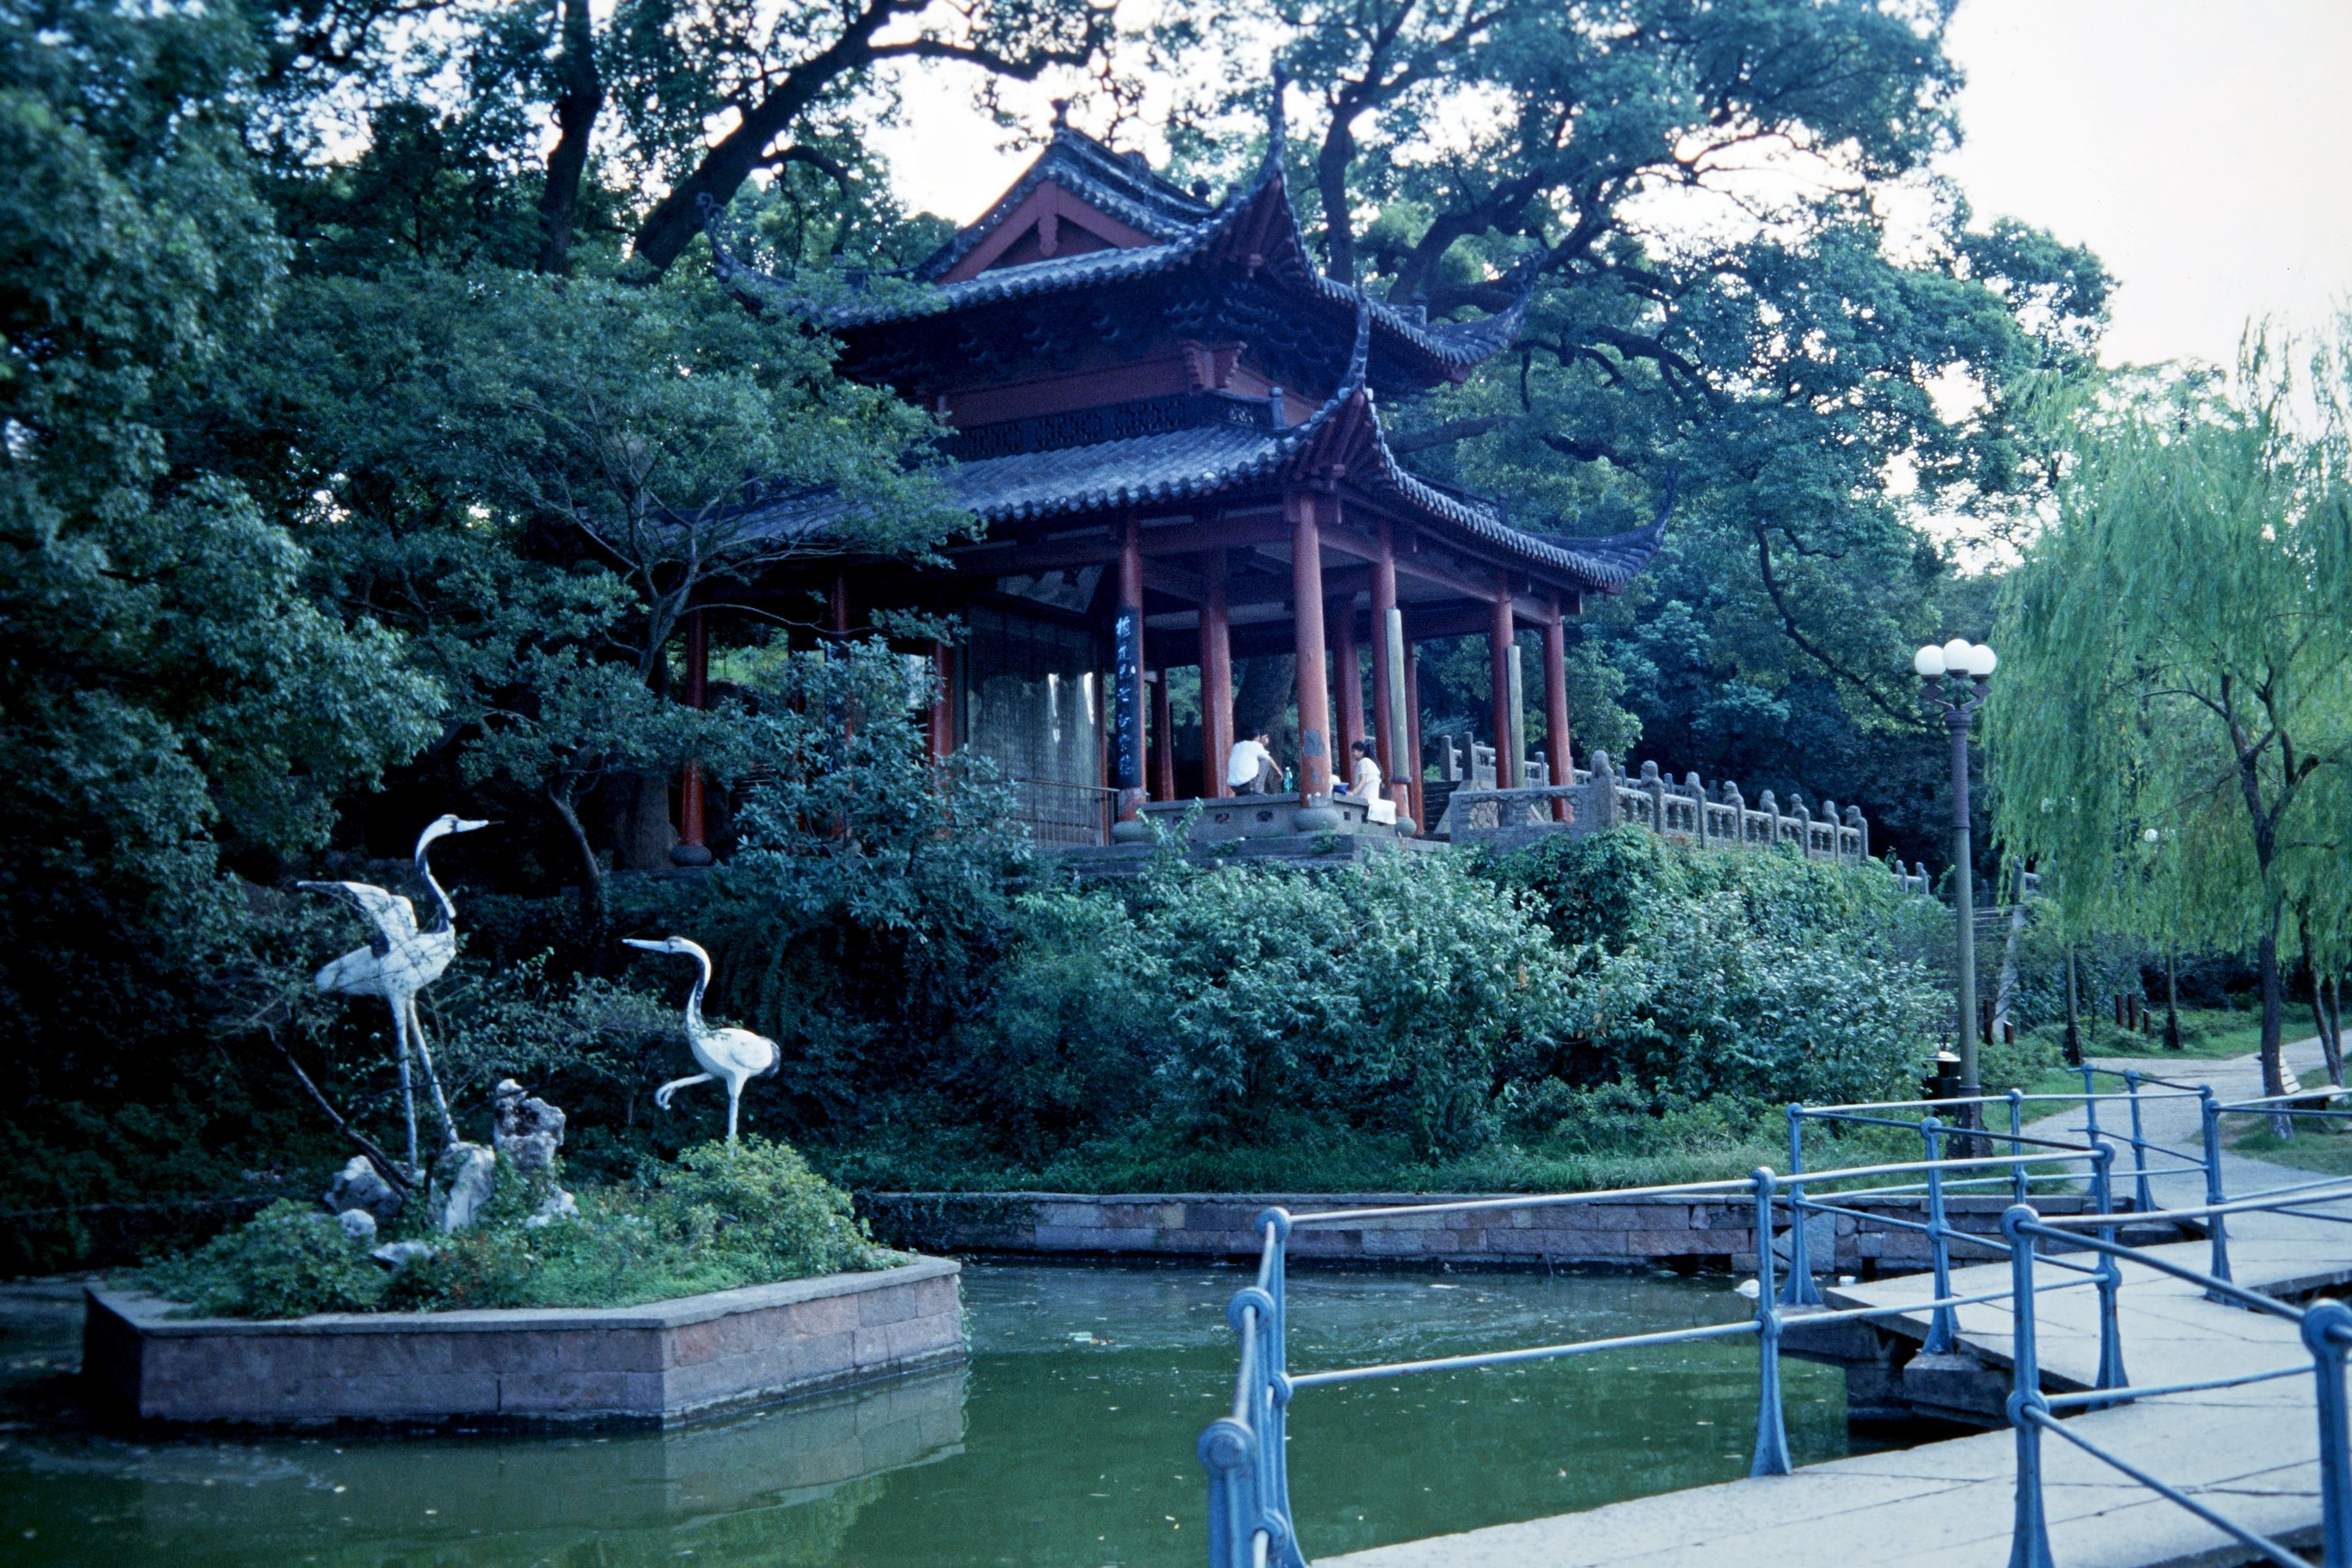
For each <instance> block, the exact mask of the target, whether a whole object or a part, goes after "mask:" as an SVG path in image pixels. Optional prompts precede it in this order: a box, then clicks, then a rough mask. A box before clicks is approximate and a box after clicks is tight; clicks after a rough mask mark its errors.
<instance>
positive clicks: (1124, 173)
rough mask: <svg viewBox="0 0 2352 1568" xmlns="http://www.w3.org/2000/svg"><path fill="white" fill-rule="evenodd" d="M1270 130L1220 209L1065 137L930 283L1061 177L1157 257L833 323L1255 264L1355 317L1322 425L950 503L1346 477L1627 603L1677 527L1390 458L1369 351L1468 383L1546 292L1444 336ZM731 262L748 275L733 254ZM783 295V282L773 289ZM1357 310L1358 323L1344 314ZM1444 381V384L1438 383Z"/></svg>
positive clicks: (1202, 493)
mask: <svg viewBox="0 0 2352 1568" xmlns="http://www.w3.org/2000/svg"><path fill="white" fill-rule="evenodd" d="M1280 100H1281V93H1280V88H1279V84H1278V83H1277V86H1276V94H1275V102H1276V112H1275V113H1274V114H1272V115H1271V116H1270V117H1269V120H1268V127H1267V128H1268V138H1267V141H1268V146H1267V149H1266V155H1265V160H1264V162H1263V163H1261V164H1260V166H1259V168H1258V171H1257V173H1256V174H1255V177H1254V178H1253V179H1251V180H1250V181H1249V182H1248V183H1247V184H1245V185H1244V186H1241V187H1237V188H1235V189H1232V190H1229V191H1227V192H1226V194H1225V195H1224V197H1223V199H1222V200H1221V201H1219V202H1218V203H1217V204H1216V205H1214V206H1211V205H1208V204H1206V203H1204V202H1202V201H1201V200H1199V199H1198V198H1196V197H1193V196H1192V195H1188V194H1187V193H1185V192H1183V191H1181V190H1180V189H1179V188H1178V187H1176V186H1175V185H1172V184H1169V183H1168V182H1167V181H1165V180H1162V179H1160V178H1159V177H1158V176H1156V175H1154V174H1152V173H1151V172H1150V170H1149V168H1147V167H1144V166H1143V165H1142V164H1141V162H1140V160H1129V159H1128V158H1125V157H1122V156H1121V155H1119V154H1118V153H1113V152H1112V151H1111V150H1110V149H1108V148H1107V147H1105V146H1103V145H1102V144H1101V143H1100V142H1096V141H1094V140H1092V139H1091V138H1089V137H1087V136H1084V135H1081V134H1080V133H1079V132H1075V131H1072V130H1070V129H1068V128H1067V127H1066V126H1064V127H1060V128H1058V129H1057V130H1056V132H1055V136H1054V139H1053V142H1051V144H1050V145H1049V146H1048V147H1047V149H1046V151H1045V153H1044V154H1043V155H1042V156H1041V157H1040V158H1039V159H1038V161H1037V162H1036V163H1034V164H1033V165H1031V167H1030V169H1029V172H1028V173H1027V174H1024V176H1023V177H1022V180H1021V181H1020V183H1019V184H1015V185H1014V186H1013V189H1012V190H1011V191H1009V192H1007V193H1006V194H1005V195H1004V196H1003V199H1002V200H1000V201H999V202H998V203H997V205H995V206H994V207H992V209H990V212H989V213H988V215H987V216H984V217H982V219H981V220H980V221H979V222H978V223H975V224H973V225H972V226H971V227H969V228H967V229H964V230H963V231H961V233H960V234H959V235H958V236H957V237H956V238H955V239H954V240H952V241H950V243H949V244H948V245H946V246H945V247H941V248H940V250H939V251H938V252H936V253H935V254H934V255H932V256H931V257H930V258H929V259H927V260H926V261H925V262H923V263H922V264H921V265H920V266H919V267H918V268H915V269H914V275H915V277H916V278H918V279H924V280H928V279H934V278H937V277H940V276H941V275H943V274H944V273H946V272H948V271H950V270H951V269H952V268H954V266H955V265H956V263H957V262H958V261H960V260H961V259H962V258H964V257H965V256H967V255H969V254H970V253H971V249H972V248H973V247H975V246H977V245H978V244H979V243H980V242H981V241H982V239H983V238H985V237H986V236H987V235H988V234H989V232H990V231H991V230H992V228H993V227H994V226H996V225H997V224H999V223H1001V222H1002V221H1003V220H1004V218H1005V217H1006V216H1008V215H1009V214H1010V213H1011V212H1012V210H1013V208H1014V207H1016V206H1018V205H1020V203H1021V202H1022V201H1023V200H1024V199H1026V198H1027V197H1028V195H1030V194H1031V193H1032V192H1034V190H1035V189H1036V188H1037V186H1038V185H1040V184H1044V183H1045V181H1047V180H1053V181H1055V182H1057V183H1058V184H1061V185H1062V187H1063V188H1064V189H1066V190H1067V191H1069V192H1070V193H1071V194H1072V195H1076V196H1078V197H1080V198H1081V199H1083V200H1086V201H1087V202H1091V203H1094V204H1095V205H1097V206H1098V207H1099V208H1100V209H1101V210H1103V211H1105V212H1107V213H1109V214H1111V215H1112V216H1115V217H1118V219H1119V220H1120V221H1122V222H1124V223H1127V224H1129V225H1130V226H1133V227H1135V228H1136V229H1138V230H1139V231H1140V232H1142V233H1143V234H1146V235H1148V236H1150V237H1151V238H1152V240H1153V242H1154V243H1152V244H1150V245H1144V246H1137V247H1128V248H1124V249H1109V250H1094V251H1086V252H1081V253H1079V254H1076V255H1074V256H1068V257H1058V258H1051V259H1047V260H1042V261H1034V262H1029V263H1025V264H1021V265H1015V266H1009V267H998V268H991V269H989V270H986V271H983V272H982V273H980V274H978V275H977V276H975V277H972V278H970V279H964V280H963V281H961V282H957V283H950V284H944V285H939V284H933V285H929V286H928V287H924V288H920V289H898V290H893V291H892V292H891V293H890V294H888V295H887V296H880V297H876V298H872V299H870V300H854V301H851V302H850V303H848V304H846V305H842V306H836V307H835V308H834V309H833V310H830V311H829V312H827V315H826V324H828V325H830V326H831V327H833V328H834V329H835V331H844V332H848V333H854V332H856V331H858V330H860V329H862V328H872V327H879V326H883V325H885V324H887V323H888V322H891V321H907V320H913V319H916V318H919V317H923V316H929V315H936V314H943V313H948V312H952V311H956V310H966V309H971V308H975V307H978V306H982V305H987V304H992V303H995V302H999V301H1005V300H1022V299H1030V298H1043V297H1047V296H1051V295H1054V294H1059V293H1064V292H1081V291H1085V290H1089V289H1099V288H1102V287H1104V286H1106V285H1113V284H1118V283H1123V282H1127V281H1129V280H1134V279H1148V278H1151V277H1155V276H1160V275H1166V274H1172V273H1174V272H1177V271H1178V270H1180V269H1181V268H1192V267H1202V268H1207V267H1220V266H1223V267H1230V266H1234V265H1237V264H1246V266H1247V267H1248V268H1250V269H1251V270H1253V271H1258V272H1263V273H1265V274H1268V275H1271V276H1272V277H1273V278H1275V279H1277V280H1278V281H1279V282H1281V283H1282V284H1284V285H1286V286H1287V287H1288V288H1290V289H1293V290H1295V291H1296V292H1297V293H1298V294H1301V295H1304V296H1306V298H1307V299H1308V300H1312V301H1314V302H1315V303H1317V304H1319V305H1323V306H1325V307H1327V308H1328V309H1329V310H1330V312H1331V314H1332V316H1333V317H1334V325H1335V327H1336V326H1337V325H1338V324H1339V321H1344V320H1346V319H1347V318H1348V317H1349V316H1352V318H1353V324H1354V327H1355V343H1354V348H1353V352H1352V353H1351V355H1350V357H1349V368H1348V371H1347V374H1346V375H1345V377H1344V378H1343V379H1342V380H1341V383H1340V384H1339V386H1338V387H1337V388H1335V389H1334V390H1333V392H1332V393H1331V395H1330V396H1329V397H1328V398H1327V399H1326V400H1325V401H1324V403H1323V405H1321V406H1320V407H1319V408H1318V409H1317V410H1316V411H1315V413H1314V414H1313V416H1310V417H1309V418H1307V419H1306V420H1304V421H1302V422H1301V423H1299V424H1297V425H1295V426H1288V427H1287V428H1280V427H1276V426H1274V425H1272V424H1271V423H1268V424H1266V425H1264V426H1251V425H1248V424H1236V423H1233V422H1230V421H1225V420H1219V421H1215V422H1206V423H1201V424H1197V425H1192V426H1187V427H1183V428H1178V429H1172V430H1161V431H1157V432H1155V433H1152V434H1148V435H1135V436H1129V437H1119V438H1115V439H1109V440H1097V441H1091V442H1083V443H1080V444H1073V445H1066V446H1056V447H1049V448H1047V449H1045V450H1031V451H1021V452H1013V453H1007V454H1004V455H1001V456H989V457H974V458H967V459H966V460H964V461H963V462H961V463H960V464H958V465H956V466H955V467H954V468H951V469H950V470H948V471H947V472H946V473H945V474H944V475H943V481H944V483H945V486H946V488H947V490H948V492H949V495H950V499H951V500H953V501H954V502H955V503H956V504H958V505H960V506H962V507H964V508H966V509H968V510H971V512H972V513H974V514H975V515H976V516H977V517H978V518H980V519H981V520H982V521H983V522H987V523H995V522H1015V521H1034V520H1040V519H1047V518H1052V517H1056V516H1076V515H1081V514H1085V513H1088V512H1100V511H1107V510H1120V509H1125V508H1129V507H1154V506H1166V505H1170V504H1174V503H1182V502H1187V501H1192V500H1207V499H1209V498H1212V497H1215V496H1219V495H1232V494H1234V493H1235V492H1245V491H1248V490H1251V489H1261V488H1272V487H1274V486H1276V485H1281V484H1286V483H1295V482H1297V481H1299V480H1302V479H1309V478H1313V477H1317V476H1318V475H1334V474H1337V473H1339V472H1344V474H1345V476H1346V479H1347V481H1348V483H1349V485H1350V486H1352V487H1355V488H1358V489H1361V490H1363V491H1366V492H1368V493H1375V494H1385V495H1386V496H1387V497H1389V498H1391V500H1392V502H1393V504H1395V505H1396V507H1397V508H1398V510H1400V511H1402V512H1403V513H1405V514H1407V515H1415V516H1419V517H1422V518H1424V519H1427V520H1429V521H1433V522H1434V523H1437V524H1439V525H1440V526H1441V528H1443V527H1444V526H1446V525H1450V526H1451V528H1452V529H1454V530H1458V531H1460V533H1461V534H1463V535H1465V536H1467V537H1468V538H1469V539H1472V540H1475V541H1477V542H1482V543H1484V544H1485V545H1486V546H1487V547H1488V548H1490V549H1492V550H1495V551H1497V552H1501V553H1502V554H1504V555H1506V556H1507V557H1511V558H1516V559H1517V560H1518V561H1520V562H1522V563H1526V564H1527V565H1528V566H1530V567H1534V568H1537V569H1540V570H1547V571H1549V572H1550V573H1553V574H1564V575H1566V576H1568V577H1569V578H1570V579H1571V580H1573V581H1575V582H1577V583H1580V584H1583V585H1585V586H1586V587H1588V588H1591V589H1594V590H1598V591H1601V592H1605V593H1614V592H1616V591H1618V590H1619V589H1621V588H1622V587H1623V586H1624V585H1625V584H1627V583H1628V582H1629V581H1631V580H1632V579H1633V576H1634V575H1635V574H1638V573H1639V572H1641V570H1642V569H1643V567H1644V566H1646V565H1648V563H1650V561H1651V560H1652V558H1654V556H1655V555H1656V554H1657V552H1658V548H1659V545H1660V543H1661V542H1662V541H1663V539H1664V529H1665V515H1664V513H1663V512H1661V513H1660V515H1659V517H1658V519H1657V520H1656V521H1654V522H1652V523H1650V524H1649V525H1648V526H1646V527H1643V528H1638V529H1632V530H1628V531H1624V532H1622V533H1616V534H1611V535H1608V536H1606V537H1603V538H1582V537H1576V536H1570V535H1562V534H1555V533H1549V532H1532V531H1528V530H1525V529H1520V528H1517V527H1514V526H1513V525H1512V524H1511V522H1510V521H1509V520H1508V518H1507V515H1506V513H1505V511H1504V509H1503V507H1502V506H1501V504H1500V503H1498V502H1496V501H1494V500H1486V499H1485V498H1482V497H1478V496H1474V495H1469V494H1466V493H1465V492H1463V491H1460V490H1456V489H1452V488H1450V487H1447V486H1444V485H1439V484H1435V483H1433V482H1431V481H1430V480H1427V479H1423V478H1421V477H1420V476H1418V475H1416V474H1413V473H1411V472H1409V471H1408V470H1407V469H1406V468H1404V467H1403V466H1402V464H1401V463H1400V462H1398V460H1397V458H1396V454H1395V453H1394V452H1393V451H1392V450H1391V448H1390V447H1389V444H1388V440H1387V437H1386V436H1385V435H1384V434H1383V432H1382V430H1381V421H1380V417H1379V414H1378V411H1377V410H1376V408H1375V407H1374V405H1373V395H1372V392H1371V389H1370V387H1369V386H1368V385H1367V373H1368V366H1369V365H1370V351H1371V349H1372V347H1373V345H1374V343H1375V342H1378V345H1379V347H1380V350H1381V353H1382V356H1383V358H1384V360H1386V361H1388V362H1390V363H1394V362H1397V361H1399V360H1417V361H1418V362H1419V363H1421V365H1422V366H1423V368H1424V370H1425V371H1434V372H1435V373H1437V374H1438V375H1448V376H1450V375H1458V374H1463V373H1466V372H1467V370H1469V369H1470V368H1471V367H1473V366H1475V365H1476V364H1478V363H1482V362H1483V361H1485V360H1486V359H1488V358H1491V357H1492V356H1493V355H1495V354H1496V353H1499V352H1500V351H1501V350H1503V349H1504V348H1506V347H1507V346H1508V345H1509V343H1510V342H1512V340H1513V339H1514V338H1515V337H1516V336H1517V332H1518V329H1519V324H1520V321H1521V319H1522V317H1523V316H1524V314H1525V311H1526V309H1527V305H1528V298H1529V295H1530V292H1531V286H1532V283H1533V271H1532V269H1530V270H1529V271H1528V273H1526V274H1525V275H1524V276H1523V277H1522V278H1521V279H1519V286H1518V288H1517V299H1516V301H1515V303H1514V304H1513V305H1512V306H1511V307H1510V308H1509V309H1507V310H1503V311H1501V312H1498V313H1497V314H1496V315H1493V316H1490V317H1487V318H1486V319H1485V320H1483V321H1468V322H1448V323H1441V324H1438V325H1435V326H1432V325H1429V324H1428V323H1427V322H1425V321H1423V320H1421V319H1420V312H1419V311H1418V310H1416V311H1414V312H1412V313H1410V314H1409V313H1407V312H1406V311H1403V310H1398V309H1396V308H1395V307H1394V306H1391V305H1389V304H1387V303H1384V302H1383V301H1381V300H1375V299H1373V298H1372V297H1371V296H1370V295H1369V294H1368V293H1366V292H1365V291H1364V290H1362V289H1358V288H1355V287H1353V286H1351V285H1349V284H1346V283H1341V282H1339V281H1338V280H1337V279H1330V278H1326V277H1324V276H1323V275H1322V274H1321V273H1319V272H1318V271H1317V270H1316V269H1315V267H1314V265H1313V262H1312V259H1311V258H1310V257H1309V256H1308V254H1307V247H1306V242H1305V239H1304V237H1303V236H1301V234H1300V233H1299V230H1298V224H1297V214H1296V212H1295V211H1294V210H1293V208H1292V207H1291V205H1290V198H1289V195H1288V192H1287V189H1286V186H1285V184H1284V175H1283V146H1284V142H1283V125H1282V120H1281V116H1280V113H1279V104H1280ZM722 265H724V266H728V267H731V268H735V269H736V270H737V271H739V272H740V271H744V270H748V269H743V268H740V264H736V263H733V262H732V261H731V258H724V256H723V253H722ZM770 281H771V284H772V286H774V287H776V288H781V285H773V283H772V280H770ZM1343 312H1344V314H1343ZM1433 379H1434V378H1433ZM847 504H848V503H845V502H844V501H843V500H840V499H838V498H837V497H827V496H820V495H801V496H797V497H791V498H781V497H780V498H777V499H775V500H769V501H766V502H761V503H755V504H754V505H753V506H752V507H751V509H750V510H747V511H746V512H745V513H743V514H740V516H739V517H737V518H736V519H735V520H734V521H735V525H736V526H737V527H739V528H740V529H741V530H742V531H744V532H745V533H747V534H750V535H755V536H756V535H775V534H781V533H804V534H809V535H821V534H822V533H823V532H824V530H825V528H826V525H827V524H828V523H829V522H830V521H833V520H834V519H835V518H837V517H839V516H841V515H842V513H843V511H844V510H845V506H846V505H847Z"/></svg>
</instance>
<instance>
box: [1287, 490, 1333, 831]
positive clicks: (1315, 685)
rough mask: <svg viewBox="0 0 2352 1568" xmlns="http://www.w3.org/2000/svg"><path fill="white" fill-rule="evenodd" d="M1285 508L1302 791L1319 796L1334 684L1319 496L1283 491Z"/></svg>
mask: <svg viewBox="0 0 2352 1568" xmlns="http://www.w3.org/2000/svg"><path fill="white" fill-rule="evenodd" d="M1283 510H1286V511H1287V512H1288V513H1289V514H1290V594H1291V601H1292V604H1293V605H1294V607H1295V618H1294V620H1293V623H1292V626H1291V632H1292V643H1291V646H1292V648H1293V651H1295V652H1296V653H1297V656H1298V793H1299V794H1300V795H1302V796H1307V797H1312V798H1315V799H1318V800H1319V799H1323V798H1327V797H1328V796H1329V795H1330V794H1331V689H1330V687H1329V685H1328V682H1327V681H1326V680H1325V679H1324V672H1323V542H1322V539H1321V537H1320V535H1319V534H1318V531H1317V520H1316V513H1317V511H1318V506H1317V504H1316V498H1315V497H1314V496H1312V495H1309V494H1308V493H1307V492H1306V491H1305V490H1292V491H1289V492H1288V493H1287V494H1286V495H1285V496H1284V497H1283ZM1335 826H1336V823H1335Z"/></svg>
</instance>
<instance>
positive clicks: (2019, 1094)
mask: <svg viewBox="0 0 2352 1568" xmlns="http://www.w3.org/2000/svg"><path fill="white" fill-rule="evenodd" d="M2009 1153H2010V1157H2011V1159H2013V1160H2016V1161H2017V1163H2016V1164H2014V1165H2011V1167H2010V1168H2009V1190H2010V1191H2011V1194H2014V1195H2015V1197H2016V1199H2017V1201H2018V1202H2019V1203H2023V1202H2024V1201H2025V1200H2026V1198H2027V1197H2028V1196H2030V1195H2031V1194H2029V1192H2028V1190H2027V1189H2028V1186H2029V1184H2031V1182H2032V1178H2031V1177H2030V1176H2028V1175H2027V1174H2026V1173H2025V1162H2024V1160H2023V1158H2022V1157H2021V1156H2023V1154H2024V1153H2025V1091H2024V1090H2023V1089H2011V1090H2010V1091H2009Z"/></svg>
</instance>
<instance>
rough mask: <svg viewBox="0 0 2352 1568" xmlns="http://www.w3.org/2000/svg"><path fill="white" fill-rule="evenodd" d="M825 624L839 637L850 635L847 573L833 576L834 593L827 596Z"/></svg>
mask: <svg viewBox="0 0 2352 1568" xmlns="http://www.w3.org/2000/svg"><path fill="white" fill-rule="evenodd" d="M824 613H825V624H826V625H827V626H830V627H831V628H832V630H833V635H834V636H835V637H847V636H848V635H849V577H848V575H847V574H845V573H841V572H835V574H833V591H832V592H831V593H829V594H827V595H825V601H824Z"/></svg>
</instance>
